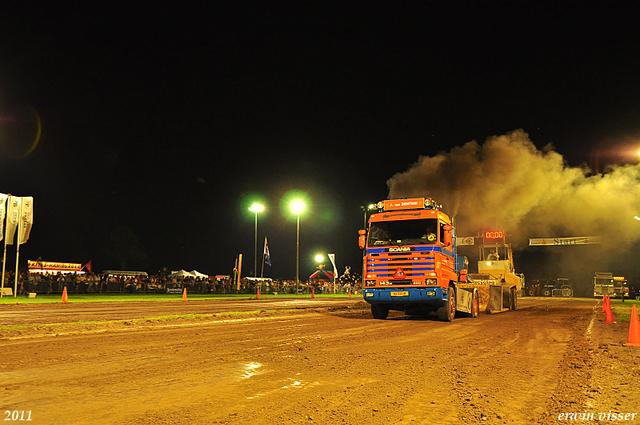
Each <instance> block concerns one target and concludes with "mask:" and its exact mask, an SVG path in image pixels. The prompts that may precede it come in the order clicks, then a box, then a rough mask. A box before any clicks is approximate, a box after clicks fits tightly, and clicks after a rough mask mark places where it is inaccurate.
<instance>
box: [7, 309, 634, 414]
mask: <svg viewBox="0 0 640 425" xmlns="http://www.w3.org/2000/svg"><path fill="white" fill-rule="evenodd" d="M318 302H319V303H321V304H317V305H314V304H312V303H310V302H305V301H295V302H294V304H291V303H289V302H283V301H278V302H272V301H267V300H264V301H263V300H261V301H257V300H256V301H248V302H244V303H247V306H246V309H247V310H253V311H255V310H271V309H274V308H284V309H287V310H286V311H283V312H281V313H271V312H270V313H266V312H263V313H253V314H248V315H225V314H224V313H223V314H221V315H218V316H210V315H207V316H196V317H193V318H189V319H152V318H151V317H153V316H165V315H168V314H176V312H177V311H178V310H179V311H180V313H182V314H185V313H189V312H191V313H198V314H204V313H205V312H206V313H211V312H216V311H220V312H224V311H225V310H228V308H229V306H230V304H228V302H225V303H227V304H224V305H219V303H218V302H211V301H210V302H197V303H191V302H187V303H144V306H142V305H140V306H132V305H131V304H128V305H123V304H120V305H109V306H107V305H105V304H76V305H73V304H72V305H64V306H63V305H50V306H48V305H38V306H37V307H36V306H28V308H27V307H25V306H4V307H3V310H2V314H1V315H0V317H3V322H4V323H21V324H29V323H30V324H31V325H29V327H28V328H26V329H24V328H23V329H20V330H5V331H3V332H2V333H1V334H0V336H1V337H2V339H1V340H0V355H1V358H2V363H1V364H0V394H2V397H0V400H2V403H1V406H0V407H1V408H2V412H3V413H4V412H5V411H9V412H10V413H11V411H14V410H17V411H23V410H24V411H30V412H31V419H32V421H31V422H30V423H33V424H76V423H78V424H80V423H82V424H215V423H218V424H249V423H251V424H276V423H278V424H281V423H282V424H303V423H304V424H310V423H317V424H362V423H367V424H389V423H393V424H452V423H483V424H494V423H507V424H512V423H513V424H529V423H544V424H547V423H548V424H552V423H553V424H556V423H559V422H563V421H558V417H559V415H560V414H562V413H569V412H574V413H576V412H578V413H580V414H583V413H584V412H587V413H594V414H595V418H594V421H592V423H595V422H597V421H596V419H597V418H598V414H599V413H602V412H604V413H605V414H607V413H609V412H611V411H613V412H621V413H634V412H637V413H640V403H639V401H640V395H639V393H638V390H637V384H636V382H637V381H638V379H637V378H638V376H639V375H640V368H639V364H638V355H637V353H638V351H637V350H636V349H635V348H632V349H626V348H624V347H622V346H621V342H625V341H626V335H627V334H626V332H627V329H628V328H627V326H628V325H622V324H621V325H617V324H614V325H605V324H604V323H602V322H603V314H602V313H600V309H599V308H597V307H596V301H595V300H578V299H576V300H556V299H527V298H524V299H521V301H520V304H519V310H518V311H515V312H507V313H504V314H500V315H494V316H490V315H487V314H483V315H481V316H480V317H479V318H477V319H470V318H460V319H456V320H455V321H454V322H453V323H442V322H439V321H437V320H436V319H431V318H428V319H417V318H407V317H405V316H404V315H402V314H393V313H392V314H391V315H390V319H388V320H385V321H379V320H374V319H372V318H371V315H370V313H369V310H368V308H367V306H366V305H364V303H362V302H361V301H358V300H357V299H352V300H341V301H340V300H338V301H336V300H330V301H318ZM276 303H279V304H278V305H277V306H276V305H275V304H276ZM132 307H138V308H132ZM303 307H310V308H303ZM233 309H234V310H240V309H241V308H240V307H236V308H233ZM170 311H173V312H170ZM61 313H64V314H61ZM60 317H62V319H60ZM56 318H58V320H57V319H56ZM97 319H99V320H112V322H108V323H99V324H95V323H87V324H83V323H69V324H63V325H48V326H42V325H35V324H36V323H40V324H42V323H55V322H58V321H62V322H71V321H79V320H87V321H90V320H97ZM605 326H606V327H605ZM6 417H7V413H4V415H3V417H2V419H5V418H6ZM628 418H631V417H630V416H628ZM574 422H575V421H574ZM580 422H581V423H589V421H580ZM605 422H606V421H605ZM6 423H11V421H7V422H6ZM626 423H640V418H639V417H638V415H636V416H635V418H634V420H633V421H631V420H628V421H626Z"/></svg>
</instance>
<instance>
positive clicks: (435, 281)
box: [424, 279, 438, 285]
mask: <svg viewBox="0 0 640 425" xmlns="http://www.w3.org/2000/svg"><path fill="white" fill-rule="evenodd" d="M424 284H425V285H437V284H438V279H425V281H424Z"/></svg>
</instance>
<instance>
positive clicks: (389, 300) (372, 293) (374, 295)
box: [362, 287, 449, 305]
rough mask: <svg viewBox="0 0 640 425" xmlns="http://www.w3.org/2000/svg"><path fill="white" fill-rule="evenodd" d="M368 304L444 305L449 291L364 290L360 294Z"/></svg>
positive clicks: (438, 288)
mask: <svg viewBox="0 0 640 425" xmlns="http://www.w3.org/2000/svg"><path fill="white" fill-rule="evenodd" d="M362 296H363V298H364V300H365V301H366V302H368V303H370V304H413V303H416V304H438V305H442V304H446V302H447V301H448V298H449V290H448V289H444V288H441V287H429V288H424V287H422V288H412V287H404V288H365V289H364V291H363V294H362Z"/></svg>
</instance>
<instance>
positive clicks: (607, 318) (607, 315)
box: [604, 301, 614, 323]
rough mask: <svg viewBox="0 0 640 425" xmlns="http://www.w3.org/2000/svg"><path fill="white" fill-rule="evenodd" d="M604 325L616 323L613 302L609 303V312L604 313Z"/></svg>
mask: <svg viewBox="0 0 640 425" xmlns="http://www.w3.org/2000/svg"><path fill="white" fill-rule="evenodd" d="M604 323H614V322H613V312H612V311H611V301H608V302H607V311H605V312H604Z"/></svg>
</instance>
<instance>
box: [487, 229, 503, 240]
mask: <svg viewBox="0 0 640 425" xmlns="http://www.w3.org/2000/svg"><path fill="white" fill-rule="evenodd" d="M484 238H485V239H490V240H495V239H503V238H504V232H503V231H502V230H492V231H488V232H484Z"/></svg>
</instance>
